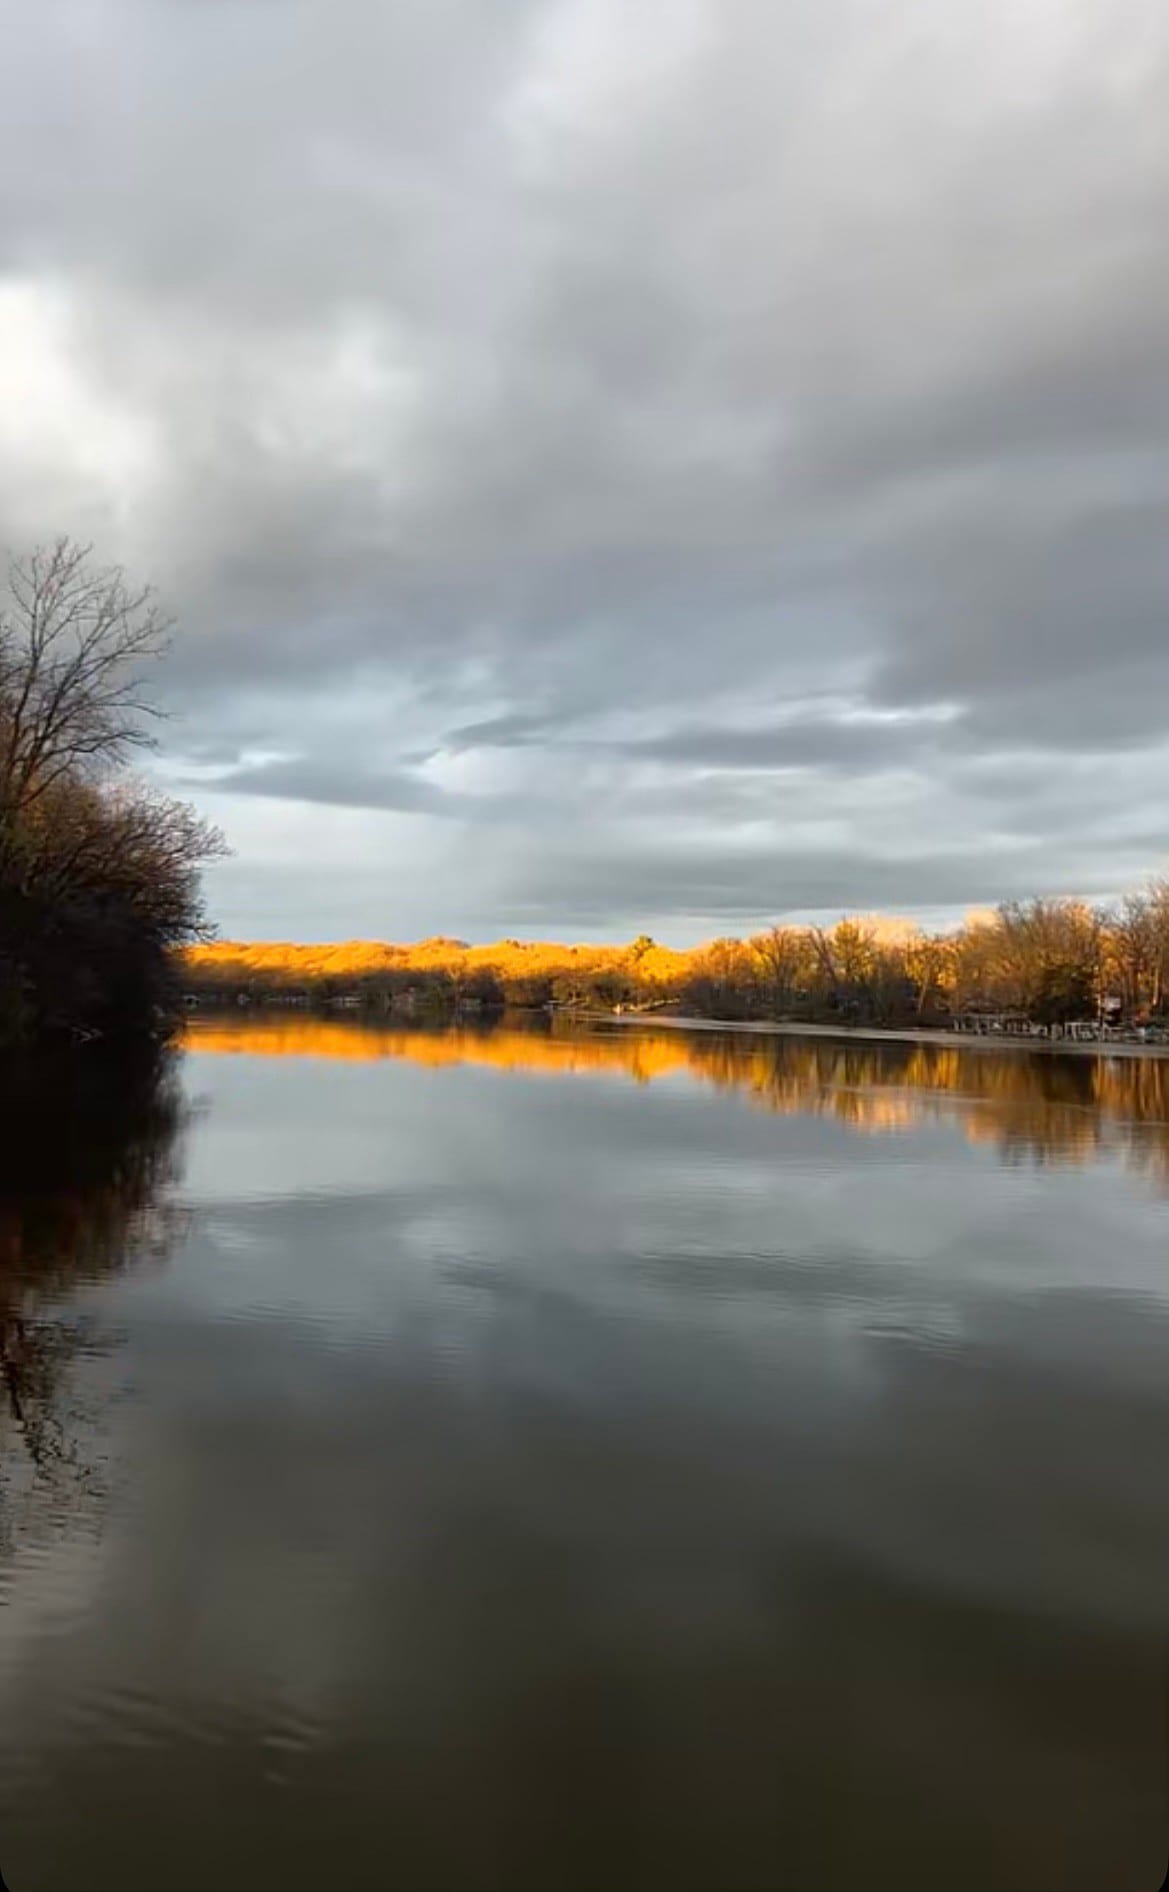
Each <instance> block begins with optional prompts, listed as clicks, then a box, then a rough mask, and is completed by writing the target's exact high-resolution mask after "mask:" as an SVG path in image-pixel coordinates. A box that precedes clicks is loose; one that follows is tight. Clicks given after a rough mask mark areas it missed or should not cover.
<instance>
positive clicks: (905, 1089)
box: [186, 1013, 1169, 1183]
mask: <svg viewBox="0 0 1169 1892" xmlns="http://www.w3.org/2000/svg"><path fill="white" fill-rule="evenodd" d="M186 1045H187V1048H188V1049H189V1050H192V1051H203V1052H215V1053H221V1054H237V1055H247V1056H253V1057H255V1056H259V1057H320V1058H329V1059H337V1058H340V1059H348V1060H362V1061H367V1060H380V1059H391V1060H393V1059H401V1060H407V1061H409V1062H410V1063H412V1064H417V1065H423V1066H425V1067H427V1068H429V1069H436V1070H438V1069H442V1068H444V1067H451V1066H455V1065H461V1064H474V1065H480V1066H486V1067H490V1068H492V1069H494V1070H498V1071H505V1072H511V1071H514V1072H526V1073H529V1074H535V1075H547V1076H562V1075H577V1076H589V1075H592V1074H598V1075H604V1074H609V1075H617V1076H620V1077H623V1078H626V1079H628V1080H629V1081H630V1082H632V1083H636V1084H653V1083H655V1082H659V1081H661V1080H662V1079H666V1078H672V1077H675V1078H676V1077H679V1076H682V1075H688V1076H689V1077H691V1078H692V1079H696V1080H698V1081H699V1082H700V1083H705V1084H712V1085H715V1086H716V1087H718V1088H719V1089H724V1090H727V1091H737V1092H740V1093H742V1094H743V1095H744V1096H746V1097H747V1098H748V1099H749V1100H750V1101H751V1102H752V1103H753V1104H756V1105H758V1106H759V1107H760V1108H762V1109H764V1110H768V1111H774V1112H776V1113H777V1114H779V1115H784V1116H789V1115H800V1114H802V1115H815V1116H825V1117H831V1118H833V1119H834V1120H836V1121H837V1122H839V1123H842V1124H844V1125H846V1126H848V1127H849V1128H850V1129H853V1130H856V1131H858V1132H862V1133H867V1134H881V1133H884V1134H895V1133H897V1132H898V1131H904V1130H909V1129H913V1128H916V1127H919V1126H920V1125H921V1124H922V1123H923V1122H925V1121H928V1120H929V1119H930V1118H931V1117H939V1118H945V1119H946V1120H947V1121H956V1122H957V1123H958V1124H959V1125H960V1126H961V1128H962V1131H963V1133H964V1135H965V1136H966V1137H967V1138H968V1140H969V1141H970V1142H972V1143H985V1144H988V1145H990V1146H992V1147H995V1148H997V1149H998V1150H999V1152H1000V1153H1001V1155H1002V1156H1003V1158H1004V1160H1008V1161H1014V1160H1019V1161H1023V1160H1027V1161H1031V1162H1038V1163H1045V1162H1065V1163H1066V1162H1073V1163H1083V1162H1088V1161H1091V1160H1093V1159H1094V1158H1096V1157H1098V1156H1100V1155H1104V1154H1107V1153H1109V1152H1111V1151H1116V1152H1118V1153H1120V1154H1123V1155H1124V1156H1125V1158H1126V1159H1127V1160H1128V1161H1130V1162H1131V1163H1133V1164H1134V1165H1135V1166H1138V1167H1140V1168H1143V1169H1148V1170H1150V1171H1151V1172H1154V1173H1155V1174H1157V1175H1158V1176H1159V1177H1160V1178H1161V1179H1163V1180H1164V1181H1165V1182H1166V1183H1169V1060H1167V1059H1162V1058H1142V1057H1139V1056H1128V1057H1116V1056H1111V1057H1108V1056H1102V1057H1084V1058H1052V1057H1046V1056H1042V1055H1037V1054H1036V1055H1031V1056H1018V1055H1015V1054H1013V1053H1012V1054H1010V1055H1007V1056H995V1055H988V1054H987V1053H986V1052H985V1051H981V1050H974V1049H970V1048H966V1047H962V1046H959V1045H954V1046H950V1045H946V1044H937V1043H927V1044H920V1043H912V1042H909V1043H898V1042H894V1043H884V1044H880V1045H878V1044H874V1043H873V1042H871V1041H865V1040H864V1039H854V1040H851V1041H847V1042H845V1041H842V1040H841V1039H839V1038H831V1037H815V1036H808V1037H801V1036H794V1037H791V1036H783V1037H778V1036H775V1035H774V1034H770V1035H765V1034H756V1033H748V1034H738V1033H731V1032H720V1031H715V1030H708V1031H704V1032H697V1031H685V1030H666V1029H664V1028H663V1027H661V1026H656V1027H655V1026H654V1025H653V1024H652V1023H646V1024H645V1025H641V1026H638V1027H637V1028H635V1029H633V1030H625V1029H619V1028H617V1027H614V1026H607V1027H606V1026H604V1025H595V1026H591V1027H590V1026H588V1025H579V1024H573V1023H571V1022H570V1021H565V1022H564V1024H563V1025H558V1024H556V1023H552V1024H550V1025H549V1026H547V1027H546V1028H545V1029H543V1030H540V1029H532V1028H527V1029H519V1028H514V1027H509V1026H507V1025H499V1026H491V1025H479V1026H475V1025H463V1026H455V1027H450V1028H447V1029H444V1030H441V1031H429V1030H425V1029H420V1028H419V1027H418V1026H416V1025H415V1026H411V1025H406V1024H399V1025H381V1026H377V1025H369V1024H362V1023H360V1022H344V1021H341V1020H331V1019H323V1018H316V1017H288V1016H286V1015H285V1016H274V1015H272V1014H268V1013H266V1014H262V1015H259V1016H253V1017H249V1018H247V1019H238V1018H231V1019H211V1018H206V1017H194V1018H192V1019H190V1020H189V1021H188V1026H187V1033H186Z"/></svg>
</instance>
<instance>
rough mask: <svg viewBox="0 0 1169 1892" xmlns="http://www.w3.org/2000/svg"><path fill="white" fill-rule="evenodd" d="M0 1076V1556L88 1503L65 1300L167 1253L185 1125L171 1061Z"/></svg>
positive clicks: (83, 1338) (95, 1485)
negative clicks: (62, 1509)
mask: <svg viewBox="0 0 1169 1892" xmlns="http://www.w3.org/2000/svg"><path fill="white" fill-rule="evenodd" d="M3 1076H4V1079H5V1081H6V1089H7V1096H8V1102H9V1104H10V1111H11V1115H10V1117H9V1120H8V1121H7V1123H6V1125H5V1132H6V1134H5V1137H4V1139H3V1144H2V1146H0V1551H3V1550H4V1549H5V1548H6V1547H8V1545H9V1540H10V1539H11V1538H14V1537H15V1536H16V1535H19V1534H20V1533H21V1532H23V1531H24V1530H25V1529H27V1528H29V1527H30V1525H31V1521H32V1519H33V1517H34V1516H35V1515H36V1514H37V1511H38V1507H40V1508H41V1509H42V1510H43V1509H44V1507H45V1506H47V1507H48V1512H51V1511H52V1508H53V1506H54V1504H58V1505H59V1504H60V1503H61V1502H62V1501H63V1500H64V1498H65V1495H66V1493H67V1492H68V1493H69V1494H71V1495H70V1504H72V1502H73V1501H80V1498H81V1496H82V1495H83V1494H85V1493H88V1494H89V1495H90V1496H91V1497H94V1496H97V1495H98V1494H99V1491H100V1479H99V1478H96V1477H95V1467H94V1466H93V1465H92V1464H90V1463H89V1462H88V1461H87V1458H86V1453H85V1450H84V1449H83V1448H84V1446H85V1442H86V1440H87V1439H89V1438H90V1437H91V1434H92V1433H93V1426H92V1424H91V1418H92V1415H90V1416H88V1417H87V1415H86V1414H85V1413H84V1412H83V1410H82V1408H81V1407H80V1406H79V1405H78V1404H77V1401H76V1399H75V1397H74V1395H73V1392H72V1391H71V1384H70V1383H71V1376H72V1372H73V1367H74V1362H75V1360H76V1358H77V1357H78V1356H79V1355H86V1354H93V1353H94V1352H95V1351H96V1350H97V1346H98V1342H97V1339H96V1337H95V1335H94V1333H93V1332H92V1331H91V1330H90V1327H89V1325H88V1322H87V1320H86V1319H85V1318H84V1317H83V1316H81V1315H78V1314H77V1313H76V1312H75V1311H73V1310H72V1308H71V1297H72V1295H73V1293H74V1291H75V1290H76V1289H77V1288H78V1287H80V1286H83V1285H85V1284H88V1283H90V1282H93V1281H96V1280H99V1279H101V1278H102V1277H104V1276H106V1275H109V1274H112V1273H114V1272H116V1271H118V1270H120V1269H122V1268H124V1267H128V1266H130V1265H131V1264H132V1263H134V1262H135V1261H138V1260H140V1259H141V1258H143V1257H145V1256H148V1255H153V1254H157V1255H162V1254H165V1253H166V1252H167V1251H168V1248H169V1246H170V1243H171V1241H172V1238H173V1236H174V1233H175V1229H176V1226H177V1218H176V1213H175V1211H174V1208H173V1205H172V1203H171V1200H170V1185H171V1184H172V1183H173V1182H174V1181H175V1180H176V1175H177V1166H178V1162H179V1150H178V1139H179V1136H180V1132H181V1129H182V1124H183V1120H184V1115H185V1107H184V1104H183V1100H182V1095H181V1091H180V1089H179V1086H178V1083H177V1077H176V1071H175V1068H174V1060H173V1059H172V1058H171V1057H169V1056H166V1057H163V1058H161V1059H157V1060H156V1059H146V1060H144V1061H143V1062H141V1063H138V1064H130V1065H127V1064H125V1063H124V1062H123V1063H121V1064H119V1063H117V1062H110V1061H107V1060H102V1059H101V1058H98V1057H94V1056H85V1055H83V1054H77V1055H75V1056H73V1057H72V1058H70V1057H62V1058H61V1059H59V1060H40V1061H38V1062H37V1064H36V1066H35V1067H33V1068H29V1067H27V1066H25V1067H22V1068H16V1067H14V1066H12V1065H7V1066H5V1068H4V1071H3ZM18 1500H19V1502H18ZM66 1508H68V1507H66ZM48 1512H46V1513H45V1515H48Z"/></svg>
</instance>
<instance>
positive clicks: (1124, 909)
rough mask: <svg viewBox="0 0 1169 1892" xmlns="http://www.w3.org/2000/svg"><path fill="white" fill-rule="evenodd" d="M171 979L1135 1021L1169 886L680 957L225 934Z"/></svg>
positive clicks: (768, 1012)
mask: <svg viewBox="0 0 1169 1892" xmlns="http://www.w3.org/2000/svg"><path fill="white" fill-rule="evenodd" d="M185 974H186V979H187V982H188V985H189V987H190V988H191V990H192V991H193V992H195V993H201V994H206V995H209V996H218V997H222V998H229V999H232V1000H235V999H243V1000H261V999H263V998H265V997H277V996H279V997H284V998H286V999H287V998H298V997H299V998H302V999H305V1000H308V999H322V1000H334V1001H336V1000H348V1001H349V1002H351V1003H357V1004H362V1005H367V1006H369V1007H370V1008H371V1009H373V1010H375V1011H376V1010H385V1009H399V1008H401V1009H406V1010H413V1009H419V1008H422V1009H428V1008H433V1009H436V1010H450V1009H455V1010H457V1009H466V1010H488V1011H489V1010H493V1009H496V1010H497V1009H502V1008H505V1007H509V1006H513V1007H514V1006H541V1005H549V1004H551V1005H559V1006H565V1007H569V1008H572V1009H576V1010H626V1009H642V1010H652V1009H655V1008H661V1009H666V1008H669V1009H672V1010H675V1011H679V1010H680V1011H687V1012H693V1013H697V1014H701V1015H705V1016H708V1017H714V1018H730V1019H736V1018H795V1019H799V1018H806V1019H821V1020H825V1019H827V1020H839V1021H841V1022H846V1023H853V1024H864V1023H870V1024H893V1025H896V1024H931V1023H942V1022H944V1021H945V1020H946V1019H948V1018H950V1017H953V1016H954V1015H956V1014H960V1013H964V1012H972V1011H975V1012H976V1011H979V1010H982V1011H989V1012H994V1013H998V1014H1003V1013H1007V1014H1017V1015H1019V1016H1021V1017H1026V1018H1028V1019H1030V1020H1033V1021H1035V1022H1036V1023H1039V1024H1061V1023H1066V1022H1070V1021H1072V1020H1077V1019H1091V1018H1097V1017H1101V1016H1114V1017H1124V1018H1126V1019H1130V1020H1133V1019H1135V1020H1140V1021H1144V1020H1146V1019H1156V1018H1159V1017H1161V1016H1162V1015H1163V1014H1164V1013H1165V1012H1166V1010H1167V1009H1169V882H1167V881H1156V882H1154V883H1153V884H1152V885H1151V886H1149V887H1147V888H1146V889H1144V890H1142V891H1141V892H1139V893H1134V894H1131V895H1128V896H1126V897H1125V899H1123V900H1122V901H1121V902H1120V903H1119V904H1118V905H1117V906H1115V907H1113V908H1108V909H1104V908H1096V907H1091V906H1088V905H1086V904H1085V903H1083V902H1080V901H1074V900H1050V899H1037V900H1032V901H1027V902H1015V903H1011V904H1008V905H1004V906H1001V907H999V908H998V909H997V911H994V912H988V913H980V914H976V915H972V916H971V917H970V918H969V919H968V920H967V921H966V923H965V924H964V925H963V926H961V927H958V928H957V929H955V930H954V931H953V932H950V933H928V932H924V931H922V930H920V929H919V928H917V927H915V926H913V925H911V924H910V923H908V922H892V921H889V920H882V919H879V918H845V919H841V920H839V921H838V922H837V924H836V925H835V926H832V927H823V926H783V925H776V926H772V927H768V928H766V929H765V930H764V931H762V932H759V933H755V934H752V935H750V936H749V937H747V938H744V939H734V938H723V939H715V940H711V941H709V942H707V943H706V944H705V945H702V946H699V947H695V948H693V949H692V950H690V951H687V952H677V951H674V950H673V949H672V948H670V947H668V946H663V945H660V944H659V943H658V942H657V941H656V940H653V939H650V938H649V937H648V936H646V935H644V934H643V935H642V936H641V937H640V938H638V939H636V940H634V941H633V942H632V943H631V944H629V945H614V946H595V945H576V946H570V945H557V944H552V943H544V942H535V941H527V940H514V939H508V940H502V941H498V942H496V943H495V944H493V945H485V946H470V945H467V944H466V943H465V942H464V941H462V940H454V939H441V938H440V939H428V940H423V941H422V942H421V943H420V944H417V945H411V946H397V945H385V944H381V943H378V942H374V941H368V940H352V941H349V942H347V943H345V944H343V945H329V946H297V945H286V944H273V943H261V944H251V945H249V944H245V943H241V942H239V941H233V940H224V941H218V942H215V943H213V944H211V945H203V946H198V947H195V948H193V949H192V950H191V951H190V952H189V953H188V954H187V956H186V960H185Z"/></svg>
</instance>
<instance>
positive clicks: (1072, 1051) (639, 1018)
mask: <svg viewBox="0 0 1169 1892" xmlns="http://www.w3.org/2000/svg"><path fill="white" fill-rule="evenodd" d="M576 1016H577V1017H578V1018H580V1019H582V1020H586V1021H587V1022H588V1023H590V1024H606V1025H652V1026H654V1027H657V1026H666V1027H668V1028H669V1029H670V1030H672V1031H734V1032H744V1033H751V1034H753V1035H754V1036H756V1037H764V1038H840V1039H852V1038H864V1039H873V1038H875V1039H878V1040H881V1041H883V1042H888V1043H894V1044H918V1045H945V1046H947V1047H949V1048H950V1049H953V1050H959V1051H1027V1052H1038V1053H1039V1054H1040V1055H1041V1056H1043V1057H1052V1058H1064V1057H1068V1058H1169V1045H1142V1044H1133V1043H1132V1042H1131V1041H1118V1042H1116V1043H1113V1044H1101V1043H1100V1042H1099V1041H1098V1040H1097V1041H1096V1042H1094V1043H1088V1044H1083V1043H1077V1042H1076V1041H1075V1040H1074V1039H1063V1038H1057V1039H1055V1040H1052V1039H1050V1038H1023V1037H1016V1036H1015V1035H1013V1034H1009V1033H1006V1032H1000V1033H994V1032H986V1033H982V1034H978V1033H975V1032H959V1031H943V1030H940V1029H938V1028H937V1027H936V1026H928V1025H920V1026H915V1025H905V1026H893V1025H812V1024H807V1025H805V1024H802V1023H800V1022H799V1021H798V1020H790V1021H787V1020H780V1019H751V1018H691V1017H682V1016H680V1015H678V1014H677V1013H670V1014H669V1015H668V1016H667V1015H665V1014H663V1013H661V1012H578V1013H577V1014H576Z"/></svg>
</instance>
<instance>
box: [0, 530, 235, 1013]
mask: <svg viewBox="0 0 1169 1892" xmlns="http://www.w3.org/2000/svg"><path fill="white" fill-rule="evenodd" d="M166 629H167V627H166V625H165V623H164V621H163V620H162V619H161V617H160V616H159V613H158V611H157V608H156V607H155V605H154V602H153V599H152V596H151V594H150V592H149V591H132V590H130V589H129V588H128V587H127V585H126V582H125V580H124V578H123V576H122V574H121V573H120V572H118V571H102V570H98V569H97V568H95V567H94V566H93V565H92V563H91V561H90V558H89V555H88V552H87V551H86V550H85V549H84V548H81V547H77V546H73V545H70V544H69V543H68V542H67V541H65V540H61V541H59V542H58V543H57V544H56V545H54V546H52V547H50V548H48V549H46V550H44V551H40V552H36V553H34V554H33V556H32V557H31V558H30V559H28V560H27V561H23V562H21V561H16V562H14V563H13V565H12V566H11V568H10V572H9V586H8V596H7V599H6V601H4V603H3V605H2V607H0V1045H3V1044H20V1043H28V1042H38V1041H41V1040H43V1039H45V1038H51V1037H57V1036H61V1035H65V1036H71V1037H74V1038H77V1037H81V1038H93V1037H102V1038H106V1037H114V1038H126V1037H129V1036H136V1035H137V1036H142V1035H147V1036H149V1035H156V1034H158V1033H160V1032H162V1031H164V1030H165V1029H166V1026H167V1023H168V1020H169V1019H171V1018H172V1017H173V1015H174V1010H175V1006H176V1002H177V999H178V995H179V984H178V981H177V979H176V971H175V967H176V961H175V948H177V947H180V946H183V945H186V944H189V943H190V942H191V941H192V940H195V939H197V938H199V937H201V936H202V934H203V933H204V930H205V929H204V921H203V913H202V906H201V900H200V891H199V868H200V865H201V863H202V862H203V861H205V860H206V859H208V858H209V857H210V856H212V855H213V854H215V853H217V852H219V851H221V848H222V842H221V840H220V837H219V836H218V835H217V834H216V833H215V831H214V830H213V829H211V828H209V827H208V826H207V825H206V824H205V823H204V822H202V821H200V820H199V819H198V817H197V816H196V815H195V814H194V812H193V811H192V810H191V809H190V808H189V807H187V806H186V805H185V804H184V803H181V802H176V801H172V800H170V799H168V798H167V797H165V796H161V795H158V794H156V793H154V792H152V791H151V790H150V789H149V788H146V787H144V786H141V785H138V784H135V783H134V782H133V781H131V780H129V779H127V778H126V777H125V775H124V774H123V773H122V770H123V768H124V764H125V762H126V760H127V757H128V756H129V754H130V753H131V751H133V750H134V749H135V748H136V747H140V746H142V745H143V744H144V743H146V742H147V741H148V736H147V728H148V719H149V718H150V716H151V715H152V714H154V712H153V710H152V707H151V705H150V703H149V701H148V700H147V698H146V697H145V695H144V694H143V691H142V687H141V677H142V669H143V666H144V664H145V663H146V662H147V661H148V660H149V659H151V658H153V657H155V656H157V655H158V654H159V653H160V652H161V650H162V649H163V647H164V645H165V640H166Z"/></svg>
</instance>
